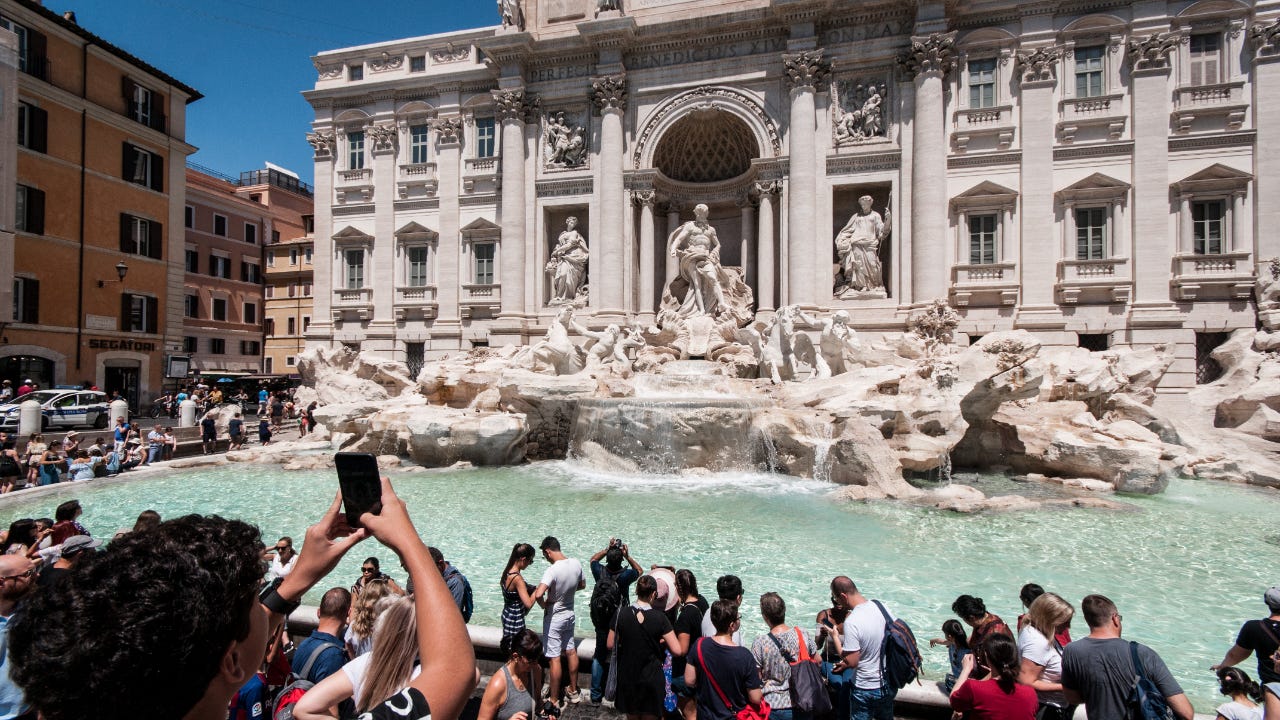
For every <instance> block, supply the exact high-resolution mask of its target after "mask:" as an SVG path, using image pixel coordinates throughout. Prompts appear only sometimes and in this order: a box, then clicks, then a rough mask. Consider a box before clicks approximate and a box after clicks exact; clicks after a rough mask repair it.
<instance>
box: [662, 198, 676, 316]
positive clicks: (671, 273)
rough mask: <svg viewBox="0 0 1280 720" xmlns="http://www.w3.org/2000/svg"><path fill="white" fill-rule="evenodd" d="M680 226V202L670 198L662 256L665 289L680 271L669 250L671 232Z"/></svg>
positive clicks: (663, 285) (663, 288) (663, 287)
mask: <svg viewBox="0 0 1280 720" xmlns="http://www.w3.org/2000/svg"><path fill="white" fill-rule="evenodd" d="M678 227H680V203H678V202H676V201H675V200H668V201H667V236H666V237H665V238H663V240H662V257H663V258H665V259H664V262H665V263H666V267H665V268H664V270H663V278H662V290H663V291H665V290H666V289H667V286H668V285H670V284H671V281H672V280H675V279H676V275H677V274H679V272H680V263H679V262H678V261H677V260H676V259H675V258H674V257H671V254H670V252H669V251H668V250H667V242H668V241H669V240H670V238H671V233H673V232H675V231H676V228H678ZM658 301H659V302H661V301H662V298H661V295H659V298H658Z"/></svg>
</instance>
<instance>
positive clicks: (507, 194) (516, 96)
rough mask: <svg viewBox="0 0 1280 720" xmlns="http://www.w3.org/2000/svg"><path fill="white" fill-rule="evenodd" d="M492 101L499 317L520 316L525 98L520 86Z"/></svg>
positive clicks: (524, 233)
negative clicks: (498, 167)
mask: <svg viewBox="0 0 1280 720" xmlns="http://www.w3.org/2000/svg"><path fill="white" fill-rule="evenodd" d="M493 100H494V104H495V107H496V109H497V113H498V118H499V120H500V122H501V123H502V200H501V202H502V206H501V208H500V211H499V212H500V217H501V222H500V223H499V224H500V225H501V226H502V242H501V243H500V246H499V249H498V254H499V255H500V257H501V260H500V263H499V267H500V268H501V276H500V279H499V281H498V282H499V284H500V285H501V286H502V287H501V289H500V292H501V293H502V305H501V307H502V309H501V311H500V317H503V318H508V319H511V318H522V317H523V316H524V314H525V307H524V279H525V247H526V245H527V244H528V242H529V237H528V233H527V228H526V227H525V181H524V170H525V141H524V119H525V110H526V107H525V106H526V104H527V102H528V99H527V98H526V97H525V93H524V89H523V88H517V89H510V90H495V91H494V92H493Z"/></svg>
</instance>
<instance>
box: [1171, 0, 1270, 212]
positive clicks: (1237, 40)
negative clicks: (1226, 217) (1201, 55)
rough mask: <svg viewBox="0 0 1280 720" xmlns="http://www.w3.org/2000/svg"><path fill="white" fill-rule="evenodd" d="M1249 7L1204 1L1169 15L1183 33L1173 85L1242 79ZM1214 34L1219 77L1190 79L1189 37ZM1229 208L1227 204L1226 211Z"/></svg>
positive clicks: (1199, 85)
mask: <svg viewBox="0 0 1280 720" xmlns="http://www.w3.org/2000/svg"><path fill="white" fill-rule="evenodd" d="M1249 12H1250V10H1249V8H1247V7H1243V6H1238V7H1234V8H1232V7H1226V6H1225V5H1224V4H1222V3H1216V2H1212V0H1205V1H1203V2H1198V3H1195V4H1194V5H1192V6H1191V7H1188V8H1187V9H1185V10H1183V11H1182V12H1181V13H1179V14H1178V15H1177V16H1176V17H1174V18H1172V20H1171V24H1172V26H1173V30H1174V31H1175V32H1177V33H1180V34H1181V35H1182V40H1183V41H1182V42H1181V43H1179V44H1178V50H1177V55H1176V57H1177V62H1176V67H1177V71H1176V72H1177V78H1176V79H1177V84H1176V87H1178V88H1179V89H1181V88H1191V87H1209V86H1215V85H1226V84H1228V83H1235V82H1240V81H1243V80H1244V68H1243V67H1241V64H1240V58H1241V56H1242V55H1243V54H1244V53H1245V51H1246V49H1247V48H1246V45H1247V43H1248V37H1247V35H1246V33H1245V32H1244V27H1245V23H1246V22H1247V21H1248V19H1249ZM1209 34H1216V35H1217V36H1218V38H1219V41H1220V42H1221V46H1220V48H1219V50H1218V62H1219V68H1218V77H1217V79H1216V80H1214V81H1212V82H1201V83H1200V84H1198V85H1193V84H1192V82H1191V36H1192V35H1209ZM1229 210H1230V207H1228V211H1229Z"/></svg>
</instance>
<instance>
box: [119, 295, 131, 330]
mask: <svg viewBox="0 0 1280 720" xmlns="http://www.w3.org/2000/svg"><path fill="white" fill-rule="evenodd" d="M132 311H133V296H132V295H130V294H129V293H120V330H121V332H130V331H131V330H133V323H131V322H130V319H129V315H130V313H131V312H132Z"/></svg>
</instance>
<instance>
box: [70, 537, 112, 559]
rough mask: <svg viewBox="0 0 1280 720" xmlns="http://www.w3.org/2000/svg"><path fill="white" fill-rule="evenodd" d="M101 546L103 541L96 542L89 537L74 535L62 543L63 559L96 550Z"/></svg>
mask: <svg viewBox="0 0 1280 720" xmlns="http://www.w3.org/2000/svg"><path fill="white" fill-rule="evenodd" d="M101 545H102V541H101V540H95V539H94V538H91V537H89V536H88V535H72V536H71V537H69V538H67V539H66V540H63V541H62V557H70V556H72V555H76V554H78V553H81V552H84V551H85V550H94V549H96V548H98V547H100V546H101Z"/></svg>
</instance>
